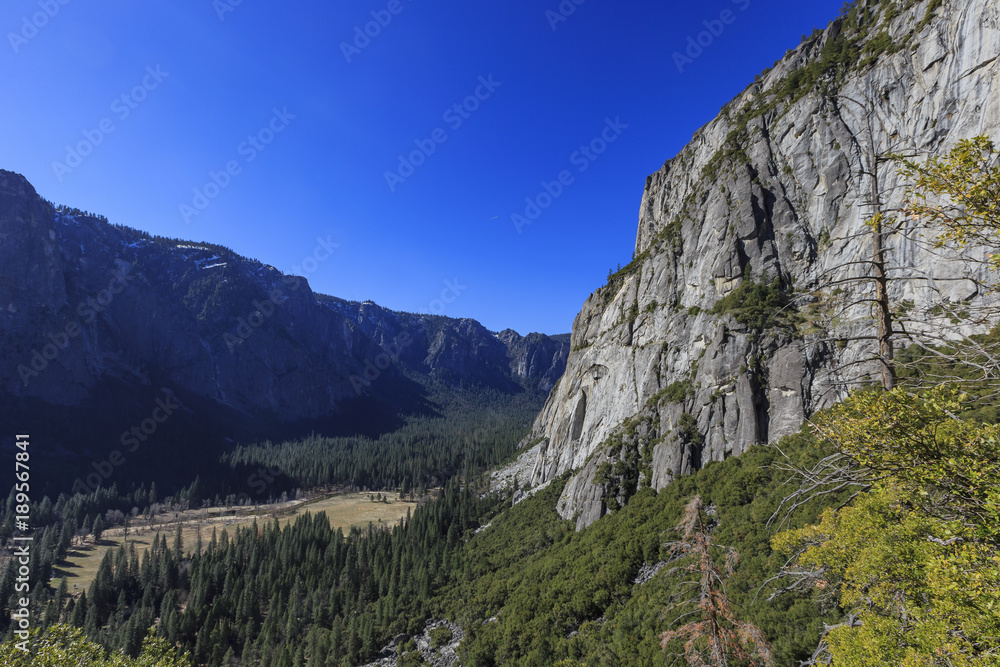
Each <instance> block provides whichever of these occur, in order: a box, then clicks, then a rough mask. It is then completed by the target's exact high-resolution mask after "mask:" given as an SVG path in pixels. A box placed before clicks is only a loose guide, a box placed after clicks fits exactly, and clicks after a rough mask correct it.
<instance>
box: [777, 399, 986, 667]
mask: <svg viewBox="0 0 1000 667" xmlns="http://www.w3.org/2000/svg"><path fill="white" fill-rule="evenodd" d="M966 407H968V406H967V404H966V403H965V397H964V396H963V395H961V394H959V393H958V392H957V391H956V390H955V389H953V388H947V387H941V388H937V389H935V390H932V391H930V392H927V393H926V394H924V395H913V394H907V393H905V392H903V391H902V390H900V389H896V390H894V391H892V392H886V393H876V392H859V393H857V394H855V395H853V396H852V397H851V398H849V399H848V400H847V401H845V402H844V403H843V404H841V405H840V406H838V407H836V408H835V409H833V410H832V411H831V412H830V413H828V414H827V415H825V416H824V417H823V418H822V419H821V420H819V421H818V423H817V425H816V429H817V431H818V432H819V433H820V434H821V435H823V436H825V437H826V438H827V439H828V441H830V442H832V443H833V444H834V445H835V446H836V447H837V448H838V450H839V451H840V452H841V453H842V454H843V455H844V456H847V457H849V458H850V459H851V460H852V461H853V462H855V463H856V464H858V465H859V466H860V467H859V470H860V471H862V472H860V473H859V474H862V475H863V476H864V479H866V480H867V481H868V484H869V488H870V490H869V491H868V492H866V493H863V494H861V495H860V496H858V498H857V499H856V500H855V502H854V503H853V504H851V505H849V506H848V507H845V508H842V509H840V510H827V511H826V512H825V513H824V514H823V516H822V518H821V520H820V522H819V523H818V524H816V525H813V526H808V527H806V528H802V529H799V530H794V531H787V532H784V533H781V534H779V535H778V536H776V537H775V539H774V547H775V549H777V550H779V551H782V552H785V553H787V554H789V555H791V556H793V558H794V561H795V564H796V567H797V568H805V570H804V571H803V572H801V574H800V576H803V577H807V578H808V579H809V580H810V581H811V583H812V585H813V586H815V587H816V588H817V589H819V590H826V589H831V590H833V591H834V592H835V594H836V597H837V600H838V602H839V604H840V605H841V607H842V608H843V609H844V610H845V611H847V612H848V614H849V618H850V619H851V622H848V623H845V624H843V625H840V626H838V627H835V628H833V629H832V630H831V631H830V632H829V633H828V634H827V636H826V643H827V650H828V651H829V653H830V655H831V656H832V658H833V664H835V665H851V666H853V665H870V664H898V665H907V666H910V665H912V666H916V665H955V666H959V667H965V666H969V667H971V666H979V665H997V664H1000V425H984V424H979V423H976V422H974V421H971V420H965V419H960V418H958V415H960V414H962V412H963V411H964V408H966ZM855 621H856V622H855Z"/></svg>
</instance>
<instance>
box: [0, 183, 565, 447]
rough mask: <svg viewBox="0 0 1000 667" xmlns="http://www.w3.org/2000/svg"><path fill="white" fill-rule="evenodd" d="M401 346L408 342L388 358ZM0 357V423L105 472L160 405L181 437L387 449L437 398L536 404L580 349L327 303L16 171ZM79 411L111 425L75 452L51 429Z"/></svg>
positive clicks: (1, 242)
mask: <svg viewBox="0 0 1000 667" xmlns="http://www.w3.org/2000/svg"><path fill="white" fill-rule="evenodd" d="M403 334H406V335H407V336H408V337H409V338H408V344H407V345H406V346H404V348H405V349H400V350H398V351H394V350H393V349H392V340H393V339H394V338H398V337H399V336H401V335H403ZM0 342H2V346H0V411H2V412H4V413H5V414H8V415H9V419H10V420H11V423H12V424H19V425H20V427H21V428H22V429H23V430H25V431H27V430H28V429H29V428H31V429H34V432H35V433H37V434H38V437H39V438H40V439H44V437H43V436H44V434H46V433H51V434H52V436H53V439H54V440H56V441H57V442H53V447H57V446H58V447H62V448H64V449H66V450H69V451H78V452H89V451H90V450H92V449H93V450H94V451H95V452H96V453H94V454H93V455H95V456H98V455H101V452H100V450H101V449H102V447H103V446H95V445H94V443H93V442H90V440H97V441H100V442H104V441H105V439H106V438H108V437H109V434H110V433H113V432H114V429H113V428H112V426H113V422H114V421H115V420H118V421H119V422H121V429H124V428H126V427H127V426H128V425H129V424H132V423H134V422H135V421H136V420H139V421H141V420H142V419H143V413H144V412H148V411H150V410H152V409H153V406H154V405H155V401H156V399H157V398H159V397H162V395H163V390H164V389H166V390H167V391H169V392H170V393H171V394H173V395H177V396H179V397H181V399H180V400H182V402H183V403H184V405H185V406H188V410H187V412H188V413H189V414H188V415H187V416H188V417H190V423H188V424H187V425H186V426H185V427H184V428H180V422H181V420H183V419H184V418H185V417H180V418H172V419H171V422H172V423H174V422H175V421H176V423H177V428H178V432H177V433H175V434H173V435H174V437H178V438H180V437H183V433H185V432H187V431H189V430H193V431H195V432H198V431H200V430H204V431H205V432H206V434H205V435H204V438H206V439H209V440H211V441H213V442H217V443H218V442H226V441H228V440H234V441H235V440H243V441H246V440H251V439H266V438H278V437H285V436H286V435H288V434H289V433H290V432H291V431H289V429H292V428H293V427H294V430H295V432H302V433H303V434H308V433H309V432H310V431H312V430H317V429H318V430H319V431H321V432H330V431H331V430H332V431H333V432H335V433H343V432H349V431H350V430H352V429H353V430H356V431H357V432H368V433H377V432H381V431H385V430H386V429H391V428H393V425H394V424H396V423H398V419H397V417H398V416H399V415H402V414H406V413H409V412H413V411H416V412H417V413H420V412H425V411H427V410H428V409H430V408H429V406H428V405H427V403H426V401H427V396H428V395H429V393H428V392H429V391H430V387H431V385H440V386H442V387H444V388H446V389H447V388H452V389H451V390H458V389H459V388H461V387H483V388H488V389H491V390H496V391H499V392H501V394H521V393H524V392H528V393H531V394H532V395H537V396H538V397H539V400H540V399H541V398H542V397H543V396H544V394H545V393H546V392H547V391H548V389H549V388H551V385H552V384H554V382H555V380H556V379H558V377H559V375H560V374H561V373H562V370H563V368H564V364H565V357H566V354H567V353H568V348H569V337H568V335H564V336H556V337H549V336H541V335H528V336H520V335H519V334H517V333H515V332H502V333H501V332H496V333H495V332H490V331H489V330H487V329H486V328H485V327H483V326H482V325H481V324H479V323H478V322H476V321H475V320H471V319H467V318H466V319H455V318H446V317H443V316H437V315H418V314H409V313H395V312H393V311H389V310H388V309H384V308H381V307H380V306H377V305H375V304H357V305H352V304H351V302H347V301H344V300H341V299H337V298H336V297H331V296H327V295H322V294H316V293H314V292H313V291H312V289H311V288H310V286H309V283H308V280H306V279H305V278H303V277H300V276H291V275H285V274H283V273H281V272H280V271H278V270H277V269H275V268H274V267H272V266H269V265H267V264H264V263H261V262H259V261H257V260H252V259H248V258H245V257H242V256H240V255H239V254H237V253H235V252H233V251H231V250H229V249H228V248H225V247H222V246H218V245H215V244H206V243H196V242H191V241H184V240H179V239H166V238H162V237H154V236H151V235H149V234H146V233H145V232H141V231H138V230H135V229H131V228H128V227H124V226H119V225H111V224H109V223H108V222H107V221H106V219H104V218H102V217H98V216H93V215H88V214H84V213H83V212H80V211H76V210H75V209H67V208H64V207H59V208H56V207H54V206H53V205H52V204H51V203H49V202H46V201H45V200H43V199H42V198H41V197H39V196H38V194H37V193H36V192H35V190H34V188H33V187H32V186H31V185H30V183H28V181H27V180H26V179H24V177H23V176H20V175H18V174H15V173H13V172H8V171H0ZM373 368H374V369H375V371H376V372H375V373H373V372H372V369H373ZM28 404H30V405H31V407H30V408H28V407H26V406H27V405H28ZM84 406H89V407H86V408H85V407H84ZM195 406H197V407H195ZM102 408H106V409H102ZM81 410H82V412H83V413H84V414H85V415H88V414H89V415H92V417H93V419H95V420H104V419H105V416H104V415H103V414H102V413H107V415H109V416H107V421H108V422H109V424H108V425H107V428H103V427H102V428H101V429H96V430H93V431H91V432H90V433H88V428H87V427H83V426H82V424H83V423H82V422H81V426H82V428H81V433H79V434H78V435H75V436H74V435H73V434H72V433H71V432H72V429H71V428H69V427H68V426H66V427H65V428H64V427H61V426H57V425H58V424H59V423H60V422H61V421H63V420H66V419H69V415H70V414H73V415H75V416H74V417H72V419H75V420H79V419H81V417H80V415H79V414H77V413H78V412H80V411H81ZM180 412H182V413H183V412H185V411H180ZM111 414H116V415H118V416H117V417H115V418H114V419H112V418H111V417H110V415H111ZM146 416H148V415H146ZM85 418H86V419H87V420H89V419H90V417H85ZM87 423H89V421H88V422H87ZM209 423H213V424H214V425H213V426H211V427H209V426H207V425H208V424H209ZM295 425H300V426H295ZM56 431H58V433H59V434H58V437H57V436H56ZM98 433H100V434H101V435H98ZM199 437H200V436H199Z"/></svg>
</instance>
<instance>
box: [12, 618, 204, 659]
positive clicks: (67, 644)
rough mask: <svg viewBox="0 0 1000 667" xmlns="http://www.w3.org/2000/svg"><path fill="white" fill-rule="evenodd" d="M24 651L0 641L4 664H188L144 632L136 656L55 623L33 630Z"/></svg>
mask: <svg viewBox="0 0 1000 667" xmlns="http://www.w3.org/2000/svg"><path fill="white" fill-rule="evenodd" d="M27 648H28V650H27V651H23V650H21V649H19V648H18V646H17V644H16V643H15V642H13V641H9V642H7V643H5V644H0V664H3V665H5V666H7V667H70V666H72V667H191V661H190V659H189V658H188V656H187V655H178V654H177V652H176V651H175V650H174V648H173V647H172V646H171V645H170V644H168V643H167V642H165V641H163V640H162V639H157V638H156V637H154V636H153V634H152V632H150V634H149V635H147V637H146V639H145V640H144V641H143V643H142V652H141V653H140V654H139V656H138V657H136V658H127V657H124V656H122V655H120V654H114V653H108V652H107V651H106V650H105V649H104V648H103V647H102V646H100V645H99V644H95V643H93V642H91V641H88V640H87V639H86V638H85V637H84V636H83V633H82V632H80V630H78V629H76V628H70V627H67V626H63V625H55V626H52V627H51V628H49V629H48V630H46V631H45V632H44V633H39V632H33V633H32V636H31V638H30V639H29V640H28V643H27Z"/></svg>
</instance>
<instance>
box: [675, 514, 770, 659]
mask: <svg viewBox="0 0 1000 667" xmlns="http://www.w3.org/2000/svg"><path fill="white" fill-rule="evenodd" d="M676 530H677V531H678V532H680V533H681V539H680V540H679V541H677V542H674V543H672V544H670V545H668V546H669V548H670V552H671V553H672V554H674V555H676V556H679V557H688V558H691V559H692V561H693V562H692V563H691V565H689V566H688V567H687V568H686V570H687V571H688V572H692V573H695V574H697V575H698V577H697V579H696V580H694V581H690V582H687V583H688V585H689V587H694V588H695V589H696V593H695V595H694V597H689V598H687V599H683V600H681V601H679V602H676V603H674V605H672V607H671V610H674V609H684V610H685V611H684V613H682V614H681V615H680V616H679V618H684V617H686V616H689V615H690V613H691V612H689V611H687V609H688V608H689V607H690V606H692V605H694V607H695V609H694V613H695V614H696V616H697V619H696V620H694V621H691V622H689V623H686V624H685V625H683V626H681V627H680V628H677V629H676V630H668V631H667V632H664V633H663V634H662V635H660V642H661V645H662V646H663V647H664V648H668V647H670V646H671V645H672V644H674V642H676V641H678V640H681V639H686V640H687V641H686V642H685V643H684V645H683V653H682V654H681V655H683V658H684V660H685V661H686V662H687V664H688V665H698V666H706V667H707V666H709V665H711V666H712V667H725V665H729V664H730V661H731V660H732V661H735V663H734V664H745V665H770V664H772V661H771V649H770V646H769V645H768V643H767V640H766V639H765V638H764V633H762V632H761V631H760V630H759V629H758V628H757V627H756V626H755V625H753V624H752V623H746V622H743V621H740V620H738V619H737V618H736V612H735V610H734V609H733V604H732V602H730V601H729V598H728V597H727V596H726V592H725V586H724V584H725V581H724V579H723V569H720V568H719V566H717V565H716V564H715V562H714V560H713V557H712V550H713V548H714V549H719V548H723V547H720V546H719V545H716V544H713V543H712V538H711V535H710V529H709V527H708V526H707V525H706V521H705V513H704V507H703V505H702V501H701V496H695V497H694V498H693V499H692V500H691V502H689V503H688V504H687V506H686V507H685V508H684V515H683V517H682V518H681V522H680V523H679V524H678V525H677V528H676ZM738 561H739V556H738V554H737V553H736V552H735V551H734V550H732V549H725V568H724V570H725V574H726V575H731V574H733V572H734V571H735V568H736V565H737V562H738Z"/></svg>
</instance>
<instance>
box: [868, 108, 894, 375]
mask: <svg viewBox="0 0 1000 667" xmlns="http://www.w3.org/2000/svg"><path fill="white" fill-rule="evenodd" d="M874 113H875V112H874V109H873V110H872V111H871V113H870V115H869V116H868V169H869V171H870V174H869V176H870V177H871V191H870V193H869V197H870V198H871V202H870V204H871V207H872V212H873V217H872V251H873V256H872V280H873V281H874V282H875V309H876V315H875V319H876V321H877V323H878V358H879V365H880V366H881V373H882V387H883V388H884V389H885V390H886V391H889V390H891V389H892V388H893V387H894V386H896V370H895V366H894V364H893V356H894V351H893V345H892V333H893V326H892V311H891V310H890V308H889V277H888V274H887V272H886V269H885V232H884V229H883V225H882V195H881V193H880V192H879V185H878V165H879V156H878V155H877V154H876V152H875V132H874V130H873V128H872V126H871V122H872V116H873V115H874Z"/></svg>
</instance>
